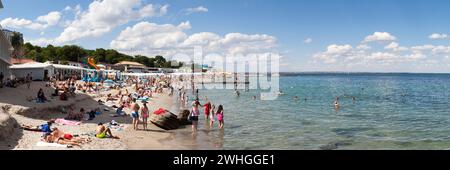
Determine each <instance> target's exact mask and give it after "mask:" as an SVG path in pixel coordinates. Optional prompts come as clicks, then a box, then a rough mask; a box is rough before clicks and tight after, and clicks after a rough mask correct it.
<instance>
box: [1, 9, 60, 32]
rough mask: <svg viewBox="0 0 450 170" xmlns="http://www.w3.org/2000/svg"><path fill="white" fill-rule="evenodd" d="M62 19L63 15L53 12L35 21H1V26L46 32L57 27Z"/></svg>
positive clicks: (21, 19) (14, 19)
mask: <svg viewBox="0 0 450 170" xmlns="http://www.w3.org/2000/svg"><path fill="white" fill-rule="evenodd" d="M60 19H61V13H60V12H58V11H53V12H50V13H48V14H47V15H43V16H39V17H37V18H36V20H35V21H32V20H28V19H24V18H5V19H3V20H2V21H0V24H1V25H2V26H4V27H7V28H14V29H30V30H44V29H46V28H48V27H50V26H54V25H56V24H57V23H58V22H59V20H60Z"/></svg>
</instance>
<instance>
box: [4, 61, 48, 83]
mask: <svg viewBox="0 0 450 170" xmlns="http://www.w3.org/2000/svg"><path fill="white" fill-rule="evenodd" d="M9 69H11V72H12V74H13V75H14V77H16V78H19V79H21V78H25V77H26V76H27V75H28V74H30V75H31V77H32V78H33V80H48V79H49V78H50V77H51V76H53V74H54V73H55V67H54V66H53V65H52V64H47V63H38V62H36V63H26V64H19V65H13V66H10V67H9Z"/></svg>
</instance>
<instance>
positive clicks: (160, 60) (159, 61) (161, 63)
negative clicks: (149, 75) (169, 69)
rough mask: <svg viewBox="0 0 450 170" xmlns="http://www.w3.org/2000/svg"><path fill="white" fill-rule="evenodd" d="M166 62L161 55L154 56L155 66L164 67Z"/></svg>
mask: <svg viewBox="0 0 450 170" xmlns="http://www.w3.org/2000/svg"><path fill="white" fill-rule="evenodd" d="M166 62H167V61H166V59H165V58H164V57H163V56H160V55H158V56H156V57H155V66H156V67H164V66H165V63H166Z"/></svg>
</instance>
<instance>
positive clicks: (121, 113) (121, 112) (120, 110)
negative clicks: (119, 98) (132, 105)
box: [116, 102, 125, 116]
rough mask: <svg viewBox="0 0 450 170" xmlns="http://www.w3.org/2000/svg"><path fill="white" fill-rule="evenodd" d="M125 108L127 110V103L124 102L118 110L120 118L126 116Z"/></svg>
mask: <svg viewBox="0 0 450 170" xmlns="http://www.w3.org/2000/svg"><path fill="white" fill-rule="evenodd" d="M123 108H125V102H122V104H121V105H120V106H119V108H117V110H116V114H117V115H118V116H125V112H124V111H123Z"/></svg>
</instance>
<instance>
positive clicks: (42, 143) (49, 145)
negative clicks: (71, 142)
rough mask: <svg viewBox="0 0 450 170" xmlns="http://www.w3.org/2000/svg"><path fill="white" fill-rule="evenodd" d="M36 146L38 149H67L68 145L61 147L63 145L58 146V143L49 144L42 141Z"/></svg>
mask: <svg viewBox="0 0 450 170" xmlns="http://www.w3.org/2000/svg"><path fill="white" fill-rule="evenodd" d="M36 146H38V147H57V148H67V145H61V144H57V143H47V142H42V141H39V142H38V143H36Z"/></svg>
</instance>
